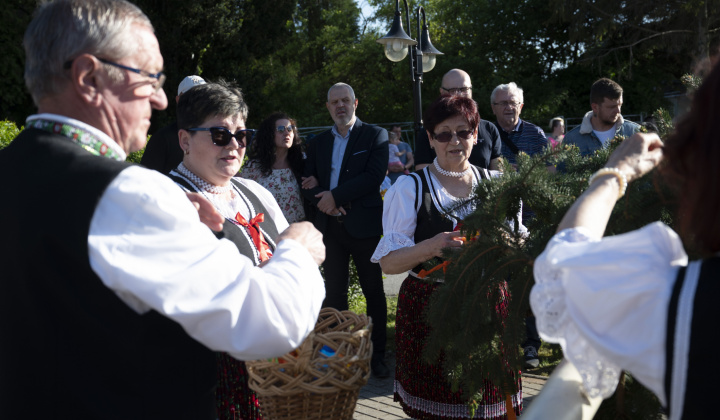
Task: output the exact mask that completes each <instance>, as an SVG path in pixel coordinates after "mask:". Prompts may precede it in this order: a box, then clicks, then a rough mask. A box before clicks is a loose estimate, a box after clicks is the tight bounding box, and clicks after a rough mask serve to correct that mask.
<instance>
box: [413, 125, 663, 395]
mask: <svg viewBox="0 0 720 420" xmlns="http://www.w3.org/2000/svg"><path fill="white" fill-rule="evenodd" d="M621 140H622V139H615V140H613V141H612V142H611V145H610V147H609V148H608V149H603V150H599V151H597V152H596V153H595V154H594V155H592V156H589V157H582V156H580V154H579V151H578V149H577V148H576V147H566V148H556V149H547V150H546V151H545V152H544V153H542V154H540V155H536V156H534V157H530V156H527V155H524V154H520V155H519V156H518V171H517V172H507V173H505V174H504V175H503V176H502V177H499V178H495V179H492V180H488V181H485V182H482V183H480V185H478V187H477V190H476V191H475V196H474V197H475V198H474V199H473V200H472V203H471V204H472V205H473V206H474V208H475V210H474V211H473V212H472V213H471V214H470V215H468V216H467V217H466V218H465V219H464V220H463V226H462V228H461V230H462V232H463V233H464V234H465V236H466V238H472V239H471V240H468V241H466V243H465V245H463V247H462V248H459V251H457V248H455V251H450V250H448V251H447V252H446V253H444V255H443V258H445V259H449V260H450V261H451V262H450V264H449V266H448V267H447V271H446V272H445V273H442V272H440V271H438V272H435V273H433V274H431V276H430V277H431V279H436V278H443V279H444V281H445V284H444V286H443V287H440V288H438V290H437V292H436V293H435V294H434V295H433V297H432V299H431V302H430V305H429V306H428V310H427V313H426V316H427V320H428V322H429V324H430V326H431V329H430V335H429V337H428V342H427V344H426V347H425V351H424V357H425V358H426V359H427V360H428V361H435V360H437V358H438V357H439V356H440V355H444V362H443V368H444V369H445V372H446V376H447V378H448V379H449V380H450V381H451V383H452V384H453V385H454V387H457V388H458V389H460V388H461V389H463V395H464V396H465V397H466V398H467V401H468V402H469V404H471V405H472V402H473V401H479V400H480V399H481V398H482V396H481V395H480V393H481V392H482V389H483V386H484V380H487V379H489V380H491V381H492V382H493V383H494V384H495V385H496V386H498V387H500V388H501V389H502V390H503V393H514V392H517V383H516V377H517V375H518V374H519V371H520V368H521V366H522V357H521V352H520V344H521V343H522V342H523V340H524V338H525V325H524V322H525V314H526V313H527V311H528V309H529V294H530V289H531V288H532V285H533V284H534V280H533V272H532V269H533V263H534V260H535V258H536V257H537V256H538V255H539V254H540V253H541V252H542V251H543V250H544V249H545V246H546V244H547V243H548V241H549V240H550V238H552V236H553V235H554V234H555V231H556V229H557V226H558V224H559V223H560V220H561V219H562V217H563V215H564V214H565V213H566V212H567V210H568V209H569V208H570V206H571V205H572V203H573V202H574V201H575V200H576V198H577V197H578V196H580V194H582V192H583V191H584V190H585V189H586V188H587V182H588V181H587V180H588V177H589V176H590V174H592V173H593V172H595V171H596V170H597V169H599V168H601V167H602V166H604V164H605V162H606V161H607V159H608V156H609V154H610V152H611V151H612V150H614V148H615V147H617V145H618V144H619V143H620V141H621ZM548 162H551V163H561V165H560V166H562V167H564V173H558V174H551V173H549V172H548V171H547V170H546V168H545V167H546V165H547V163H548ZM521 201H522V203H523V206H527V207H529V208H531V209H532V210H533V211H534V212H535V218H534V219H533V220H532V221H531V222H528V229H529V230H530V234H529V236H528V237H527V238H523V237H522V235H520V234H519V232H517V227H516V226H514V225H515V222H514V221H513V218H515V215H516V214H517V212H518V211H519V209H520V202H521ZM673 202H674V201H673V199H672V194H670V193H669V191H667V190H665V189H664V188H663V183H660V182H657V181H656V180H655V179H654V175H653V174H650V175H646V176H645V177H644V178H643V179H640V180H637V181H636V182H633V183H632V184H630V186H628V190H627V192H626V194H625V196H624V197H623V199H622V200H619V202H618V203H617V205H616V206H615V209H613V214H612V217H611V220H610V222H609V223H608V227H607V231H606V232H607V234H608V235H613V234H619V233H624V232H628V231H630V230H634V229H637V228H640V227H642V226H644V225H645V224H648V223H651V222H653V221H656V220H662V221H664V222H666V223H668V224H670V223H671V222H672V220H671V218H670V216H669V215H670V214H671V213H672V211H671V206H672V203H673ZM464 204H467V203H464ZM505 291H507V292H505ZM627 403H628V404H631V403H632V401H630V402H627Z"/></svg>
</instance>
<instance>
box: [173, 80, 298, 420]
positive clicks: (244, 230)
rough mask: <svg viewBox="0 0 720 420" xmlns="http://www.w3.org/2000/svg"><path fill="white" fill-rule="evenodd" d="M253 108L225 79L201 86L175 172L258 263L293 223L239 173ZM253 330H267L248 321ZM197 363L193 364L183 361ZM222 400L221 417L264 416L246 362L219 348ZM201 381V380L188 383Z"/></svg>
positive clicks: (185, 118)
mask: <svg viewBox="0 0 720 420" xmlns="http://www.w3.org/2000/svg"><path fill="white" fill-rule="evenodd" d="M247 114H248V108H247V105H246V104H245V101H244V100H243V97H242V93H241V92H240V90H239V89H237V88H236V87H233V86H230V85H228V84H226V83H224V82H219V83H208V84H205V85H199V86H195V87H193V88H192V89H190V90H188V91H187V92H186V93H184V94H183V95H182V96H181V97H180V101H179V102H178V108H177V117H178V118H177V121H178V128H179V132H178V135H179V138H180V147H181V148H182V149H183V152H184V157H183V161H182V162H181V163H180V165H178V167H177V168H176V169H175V170H173V171H171V172H170V174H169V176H170V178H172V179H173V180H174V181H175V182H176V183H177V184H178V185H179V186H180V187H181V188H183V189H184V190H186V191H188V192H195V193H198V194H201V195H202V196H203V197H205V198H206V199H208V200H209V201H210V202H211V203H212V204H213V205H214V206H215V208H216V209H217V210H218V212H220V214H222V215H223V216H224V217H225V222H224V224H223V230H222V232H216V235H217V236H218V237H219V238H226V239H229V240H230V241H232V242H234V243H235V245H236V246H237V247H238V250H239V251H240V253H241V254H243V255H245V256H246V257H248V258H250V259H251V260H252V261H253V262H254V263H255V265H260V264H262V263H263V262H264V261H267V260H268V259H269V258H270V257H271V256H272V254H273V252H274V251H275V239H276V238H277V236H278V234H279V233H280V232H282V231H283V230H285V228H287V227H288V222H287V221H286V220H285V216H283V213H282V211H281V210H280V207H279V206H278V204H277V202H276V201H275V199H274V198H273V196H272V194H270V193H269V192H268V191H267V190H266V189H265V188H263V187H262V186H260V185H258V184H257V183H256V182H253V181H250V180H246V179H242V178H234V177H233V176H234V175H235V174H237V173H238V171H239V170H240V166H241V165H242V161H243V158H244V157H245V150H246V147H247V146H248V145H249V143H250V141H251V140H252V134H253V130H248V129H246V128H245V121H246V119H247ZM247 329H248V333H252V334H262V331H253V326H252V325H248V326H247ZM179 368H181V369H192V366H181V367H179ZM217 372H218V375H217V382H218V383H217V389H216V395H215V397H216V401H217V407H218V418H220V419H223V420H224V419H236V418H242V419H257V418H261V417H260V413H259V410H258V403H257V397H256V395H255V394H254V393H253V392H252V391H251V390H250V389H249V388H248V376H247V371H246V369H245V363H244V362H241V361H239V360H235V359H234V358H232V357H230V356H229V355H227V354H225V353H218V370H217ZM188 386H197V384H188Z"/></svg>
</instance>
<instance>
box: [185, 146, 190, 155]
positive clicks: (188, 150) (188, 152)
mask: <svg viewBox="0 0 720 420" xmlns="http://www.w3.org/2000/svg"><path fill="white" fill-rule="evenodd" d="M189 154H190V149H189V148H188V149H185V155H186V156H187V155H189Z"/></svg>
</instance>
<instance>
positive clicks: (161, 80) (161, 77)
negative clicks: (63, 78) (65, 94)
mask: <svg viewBox="0 0 720 420" xmlns="http://www.w3.org/2000/svg"><path fill="white" fill-rule="evenodd" d="M95 58H97V59H98V61H99V62H101V63H103V64H107V65H109V66H113V67H117V68H119V69H123V70H127V71H131V72H133V73H137V74H139V75H141V76H143V77H148V78H150V79H155V81H154V82H152V83H151V84H150V86H152V88H153V89H154V91H153V92H152V93H154V92H157V91H158V90H160V89H161V88H162V87H163V85H164V84H165V79H167V77H166V76H165V73H163V72H161V71H160V72H157V73H150V72H149V71H145V70H140V69H135V68H132V67H128V66H125V65H123V64H119V63H116V62H114V61H110V60H106V59H104V58H102V57H98V56H95ZM72 62H73V60H68V61H66V62H65V64H64V65H63V68H64V69H65V70H67V69H69V68H70V67H71V66H72ZM137 90H138V89H136V91H137ZM136 93H137V92H136ZM152 93H150V94H152Z"/></svg>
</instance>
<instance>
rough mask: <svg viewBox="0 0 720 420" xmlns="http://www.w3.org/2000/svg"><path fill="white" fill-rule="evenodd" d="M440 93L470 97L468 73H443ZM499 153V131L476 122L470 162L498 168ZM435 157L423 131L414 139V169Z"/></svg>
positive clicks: (455, 70) (461, 71)
mask: <svg viewBox="0 0 720 420" xmlns="http://www.w3.org/2000/svg"><path fill="white" fill-rule="evenodd" d="M440 94H441V95H460V96H466V97H468V98H470V99H472V83H471V82H470V75H469V74H467V73H466V72H465V71H463V70H460V69H452V70H450V71H448V72H447V73H445V75H444V76H443V78H442V83H441V84H440ZM500 154H501V144H500V133H499V132H498V129H497V128H496V127H495V125H494V124H493V123H491V122H490V121H486V120H482V119H481V120H480V123H479V124H478V138H477V145H475V147H473V150H472V152H471V154H470V159H469V161H470V163H471V164H473V165H475V166H479V167H481V168H485V169H499V163H498V159H499V158H500ZM433 159H435V151H434V150H433V149H431V148H430V141H429V140H428V137H427V133H426V132H425V131H423V132H422V133H420V136H419V137H418V138H417V139H415V169H416V170H418V171H419V170H420V169H422V168H424V167H426V166H428V165H429V164H430V163H431V162H432V161H433Z"/></svg>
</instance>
